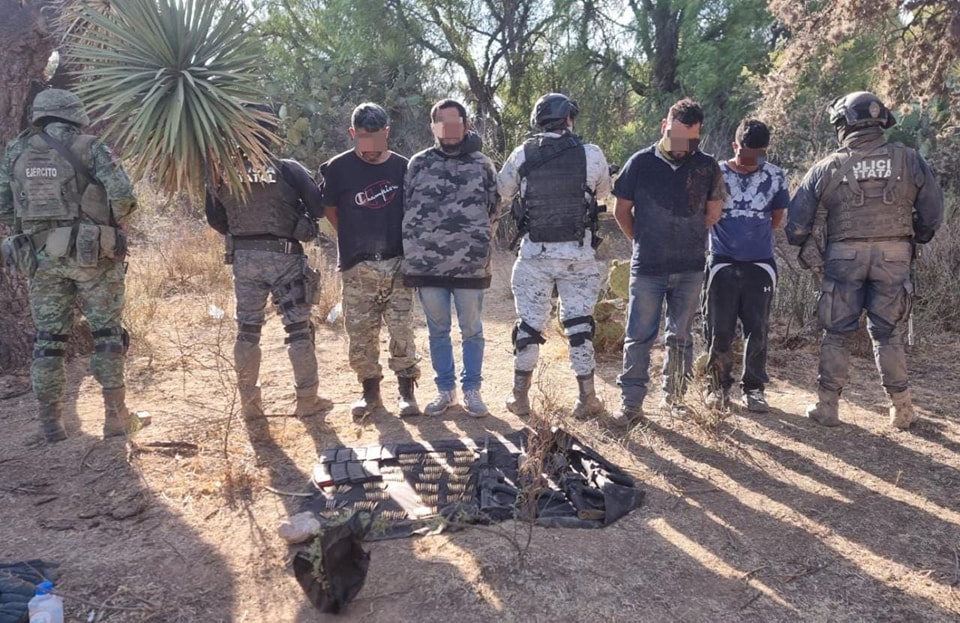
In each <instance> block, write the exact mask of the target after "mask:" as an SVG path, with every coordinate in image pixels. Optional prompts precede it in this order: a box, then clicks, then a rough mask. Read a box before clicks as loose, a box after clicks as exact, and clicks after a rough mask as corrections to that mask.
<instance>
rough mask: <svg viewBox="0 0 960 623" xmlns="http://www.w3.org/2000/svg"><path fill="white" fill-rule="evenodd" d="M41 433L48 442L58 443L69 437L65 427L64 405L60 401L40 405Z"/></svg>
mask: <svg viewBox="0 0 960 623" xmlns="http://www.w3.org/2000/svg"><path fill="white" fill-rule="evenodd" d="M40 435H41V436H42V437H43V439H44V441H46V442H47V443H57V442H58V441H63V440H64V439H66V438H67V431H66V429H65V428H64V427H63V406H62V405H61V404H60V403H56V404H52V405H45V406H44V405H41V406H40Z"/></svg>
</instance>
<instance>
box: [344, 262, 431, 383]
mask: <svg viewBox="0 0 960 623" xmlns="http://www.w3.org/2000/svg"><path fill="white" fill-rule="evenodd" d="M342 276H343V323H344V326H345V327H346V329H347V337H348V339H349V342H350V346H349V359H350V367H351V368H352V369H353V371H354V372H356V374H357V379H359V380H360V381H361V382H362V381H363V380H364V379H370V378H379V377H381V376H383V372H382V368H381V366H380V327H381V326H382V324H386V325H387V331H388V332H389V334H390V346H389V349H390V359H389V360H388V365H389V366H390V369H391V370H393V371H394V372H396V373H397V376H402V377H411V378H415V379H416V378H420V368H419V367H418V366H417V362H418V361H419V359H420V358H419V357H418V356H417V350H416V344H415V342H414V336H413V318H412V314H411V313H410V310H411V307H412V306H413V289H411V288H407V287H405V286H404V285H403V277H402V275H401V274H400V258H393V259H389V260H382V261H379V262H374V261H370V262H360V263H359V264H357V265H355V266H352V267H351V268H348V269H347V270H345V271H343V275H342Z"/></svg>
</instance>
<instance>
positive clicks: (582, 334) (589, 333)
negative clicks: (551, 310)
mask: <svg viewBox="0 0 960 623" xmlns="http://www.w3.org/2000/svg"><path fill="white" fill-rule="evenodd" d="M561 324H562V325H563V328H564V330H567V329H569V328H571V327H575V326H577V325H581V324H586V325H590V329H589V330H586V331H577V332H576V333H571V334H569V335H568V336H567V340H568V341H569V342H570V346H571V347H574V348H576V347H577V346H583V345H584V344H585V343H586V341H587V340H590V341H591V342H592V341H593V336H594V335H595V334H596V333H597V322H596V321H595V320H594V319H593V316H577V317H575V318H567V319H566V320H564V321H563V322H562V323H561Z"/></svg>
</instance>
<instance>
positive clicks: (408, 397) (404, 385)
mask: <svg viewBox="0 0 960 623" xmlns="http://www.w3.org/2000/svg"><path fill="white" fill-rule="evenodd" d="M397 385H398V386H399V390H400V398H399V400H398V401H397V413H398V415H400V417H404V416H407V415H420V406H419V405H418V404H417V398H416V396H414V393H413V392H414V388H415V387H416V386H417V380H416V379H415V378H413V377H410V376H398V377H397Z"/></svg>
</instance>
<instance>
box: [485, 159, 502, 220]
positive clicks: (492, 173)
mask: <svg viewBox="0 0 960 623" xmlns="http://www.w3.org/2000/svg"><path fill="white" fill-rule="evenodd" d="M483 178H484V179H483V188H484V190H485V191H486V193H487V213H488V214H489V215H490V216H491V217H494V216H495V215H496V213H497V208H498V207H499V206H500V192H499V187H498V185H497V168H496V167H495V166H493V161H492V160H490V158H488V157H486V156H484V157H483Z"/></svg>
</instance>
